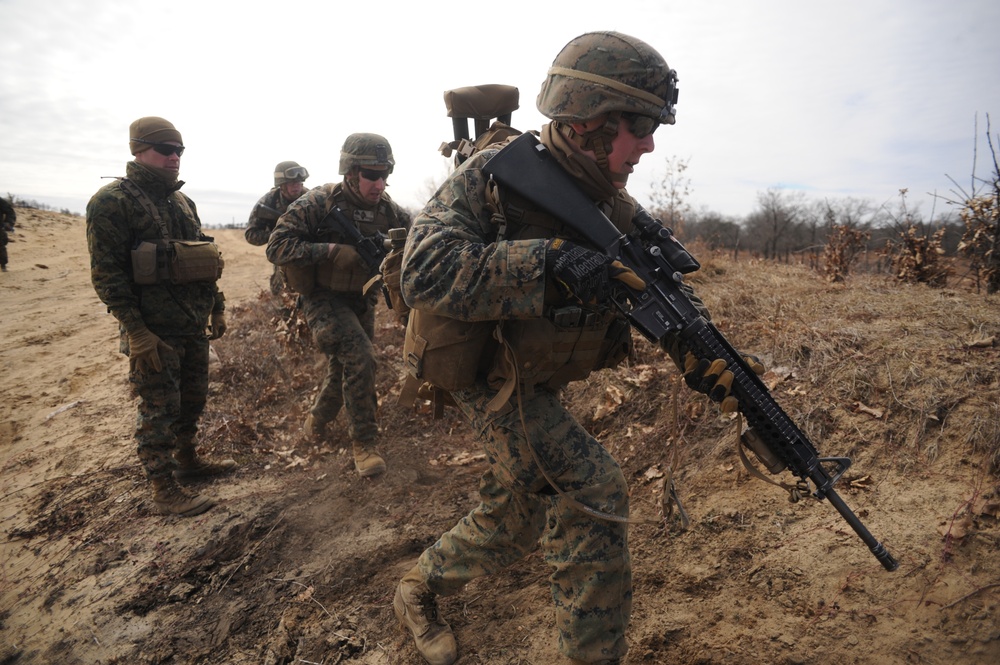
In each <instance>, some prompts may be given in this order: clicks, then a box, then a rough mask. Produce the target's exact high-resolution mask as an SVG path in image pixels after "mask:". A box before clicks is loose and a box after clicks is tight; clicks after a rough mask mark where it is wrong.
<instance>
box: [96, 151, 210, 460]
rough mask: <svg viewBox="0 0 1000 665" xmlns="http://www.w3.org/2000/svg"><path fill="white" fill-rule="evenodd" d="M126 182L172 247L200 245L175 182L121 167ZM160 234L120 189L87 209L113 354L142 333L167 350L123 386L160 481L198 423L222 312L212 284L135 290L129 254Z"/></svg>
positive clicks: (190, 210)
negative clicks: (117, 335)
mask: <svg viewBox="0 0 1000 665" xmlns="http://www.w3.org/2000/svg"><path fill="white" fill-rule="evenodd" d="M125 172H126V177H127V178H128V180H130V181H131V182H133V183H135V184H136V185H137V186H138V187H139V188H140V189H141V190H142V191H143V192H145V193H146V194H147V195H148V196H149V198H150V199H151V201H152V202H153V204H154V205H155V206H156V209H157V211H158V213H159V214H160V216H161V217H162V219H163V220H164V222H165V223H166V224H167V227H168V229H169V232H170V237H171V238H174V239H179V240H205V239H208V238H207V237H206V236H205V235H204V234H203V233H202V230H201V221H200V220H199V218H198V213H197V210H196V208H195V205H194V202H193V201H191V199H189V198H188V197H187V196H185V195H184V194H182V193H181V192H180V191H178V190H179V189H180V187H181V186H182V185H183V184H184V183H183V182H182V181H178V182H177V184H176V185H174V186H173V187H167V186H166V185H165V184H164V183H163V182H162V181H161V180H160V179H159V178H158V177H157V176H156V175H155V174H154V173H152V172H151V171H150V170H149V169H148V168H146V167H145V166H143V165H142V164H139V163H137V162H129V163H128V164H127V165H126V168H125ZM162 237H163V234H162V231H161V229H160V227H159V226H158V225H157V223H156V221H155V220H154V219H153V218H152V216H151V215H150V214H149V213H148V212H147V211H146V210H145V209H144V208H143V206H142V204H141V203H140V202H139V201H138V200H137V199H136V198H135V197H133V196H132V195H131V194H129V193H127V192H126V191H125V190H124V189H123V188H122V184H121V182H120V181H117V180H116V181H115V182H112V183H110V184H107V185H105V186H104V187H102V188H101V189H100V190H98V191H97V193H96V194H94V196H93V197H92V198H91V199H90V202H89V203H88V204H87V245H88V247H89V250H90V266H91V279H92V281H93V284H94V288H95V289H96V291H97V295H98V296H99V297H100V298H101V300H102V301H103V302H104V304H105V305H107V307H108V311H109V312H111V314H112V315H114V317H115V318H116V319H117V320H118V322H119V330H120V332H121V351H122V353H125V354H128V353H129V349H128V341H127V337H126V334H127V333H128V332H131V331H134V330H137V329H139V328H141V327H143V326H145V327H147V328H148V329H149V330H150V331H151V332H153V333H154V334H155V335H157V336H158V337H159V338H160V339H162V340H163V341H164V342H166V344H167V345H168V346H169V350H165V351H161V359H162V362H163V371H162V372H145V371H140V370H139V369H137V368H136V367H131V369H130V372H129V380H130V381H131V382H132V384H133V385H134V386H135V388H136V391H137V392H138V394H139V398H140V400H139V408H138V419H137V424H136V430H135V438H136V441H137V443H138V453H139V459H140V460H141V461H142V464H143V468H144V469H145V472H146V475H147V477H149V478H151V479H153V478H156V477H165V476H167V475H169V474H170V472H171V470H172V469H173V468H174V466H175V462H174V457H173V456H174V452H175V450H176V451H177V452H182V451H187V452H190V453H193V450H194V438H195V434H196V432H197V428H198V418H199V417H200V416H201V414H202V411H203V410H204V408H205V402H206V398H207V395H208V358H209V342H208V338H207V336H206V330H207V328H208V326H209V319H210V317H211V315H212V314H213V312H215V313H218V312H222V311H224V309H225V304H224V300H225V299H224V297H223V294H222V292H221V291H220V290H219V288H218V286H217V284H215V283H214V282H196V283H190V284H171V283H169V282H163V283H157V284H153V285H148V286H139V285H137V284H135V283H134V282H133V279H132V263H131V255H130V252H131V250H132V248H133V247H135V246H136V245H137V244H138V243H139V242H140V241H150V242H155V241H157V240H160V239H162Z"/></svg>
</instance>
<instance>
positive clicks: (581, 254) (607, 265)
mask: <svg viewBox="0 0 1000 665" xmlns="http://www.w3.org/2000/svg"><path fill="white" fill-rule="evenodd" d="M545 272H546V273H548V275H549V276H550V277H551V278H552V280H553V281H554V282H555V284H556V287H557V288H558V289H559V293H560V295H561V296H562V297H563V298H565V299H567V300H573V301H577V302H580V303H584V304H589V303H595V302H600V301H603V300H606V299H607V298H608V295H609V293H610V289H611V287H610V280H612V279H617V280H619V281H621V282H623V283H625V284H628V285H629V286H631V287H633V288H639V289H641V288H645V286H646V283H645V282H644V281H642V279H640V278H639V276H638V275H636V274H635V273H634V272H633V271H632V270H631V269H629V268H627V267H625V266H624V265H622V263H621V262H620V261H613V260H612V259H611V258H610V257H608V256H605V255H604V254H601V253H600V252H595V251H593V250H591V249H587V248H586V247H581V246H580V245H577V244H575V243H572V242H569V241H568V240H563V239H562V238H553V239H552V240H549V241H548V243H547V244H546V246H545Z"/></svg>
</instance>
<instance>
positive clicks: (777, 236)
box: [747, 188, 805, 259]
mask: <svg viewBox="0 0 1000 665" xmlns="http://www.w3.org/2000/svg"><path fill="white" fill-rule="evenodd" d="M803 198H804V197H803V195H802V193H801V192H795V193H791V194H790V193H787V192H784V191H782V190H780V189H774V188H772V189H768V190H767V191H766V192H762V193H758V194H757V206H758V207H757V209H756V210H755V211H753V212H752V213H750V216H749V217H747V230H748V231H750V232H751V235H752V236H755V237H756V238H757V239H758V242H759V243H760V245H761V250H762V251H763V253H764V257H765V258H771V259H776V258H778V257H779V250H787V249H789V248H790V244H789V242H788V238H787V237H786V236H787V234H788V233H789V231H790V230H791V229H793V228H794V227H795V225H796V224H797V223H798V222H799V221H801V219H802V218H803V211H804V210H805V204H804V201H803Z"/></svg>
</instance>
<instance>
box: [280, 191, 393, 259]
mask: <svg viewBox="0 0 1000 665" xmlns="http://www.w3.org/2000/svg"><path fill="white" fill-rule="evenodd" d="M331 199H332V200H331ZM333 204H336V205H338V206H339V207H340V209H341V210H343V212H344V214H345V215H346V216H347V218H348V219H352V220H354V223H355V225H356V226H357V227H358V230H359V231H361V234H362V235H364V236H369V237H370V236H372V235H374V234H375V233H381V234H383V235H385V234H387V233H388V231H389V229H395V228H409V226H410V215H409V213H407V212H406V211H405V210H403V209H402V208H400V207H399V206H398V205H396V203H395V202H394V201H393V200H392V198H391V197H390V196H389V195H388V194H387V193H385V192H383V193H382V197H381V199H380V200H379V202H378V204H376V205H375V206H371V207H362V206H359V205H357V204H356V203H354V202H352V201H351V198H350V197H348V196H347V192H346V191H345V189H344V185H343V183H339V182H338V183H336V184H334V183H327V184H325V185H321V186H319V187H316V188H314V189H310V190H309V191H308V192H306V193H305V194H303V195H302V196H300V197H299V198H298V199H296V200H295V201H293V202H292V203H291V204H290V205H289V206H288V209H287V210H286V211H285V214H283V215H282V216H281V217H280V218H279V219H278V223H277V224H276V225H275V227H274V232H273V233H271V238H270V240H269V241H268V244H267V260H268V261H270V262H271V263H274V264H275V265H279V266H284V265H297V266H306V265H315V264H319V263H322V262H323V261H325V260H326V258H327V255H328V253H329V248H328V245H329V244H330V243H339V242H344V241H345V239H344V238H342V237H341V236H340V234H339V233H337V230H336V228H335V226H334V224H333V222H332V220H329V219H326V213H327V211H328V210H330V208H331V207H332V206H333Z"/></svg>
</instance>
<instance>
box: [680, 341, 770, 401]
mask: <svg viewBox="0 0 1000 665" xmlns="http://www.w3.org/2000/svg"><path fill="white" fill-rule="evenodd" d="M741 355H743V360H745V361H746V363H747V365H749V367H750V369H751V370H752V371H753V373H754V374H756V375H757V376H762V375H763V374H764V365H763V364H762V363H761V362H760V359H758V358H757V357H756V356H752V355H749V354H741ZM684 381H685V383H687V384H688V387H689V388H691V390H694V391H697V392H699V393H704V394H706V395H708V398H709V399H711V400H712V401H713V402H717V403H718V404H719V409H720V410H721V411H722V412H723V413H733V412H735V411H736V409H738V408H739V401H738V400H737V399H736V398H735V397H733V396H732V395H731V394H730V392H731V391H732V389H733V373H732V372H731V371H729V370H728V369H726V361H725V360H722V359H721V358H716V359H715V360H706V359H704V358H698V357H696V356H695V355H694V354H693V353H691V352H690V351H688V352H687V353H686V354H684Z"/></svg>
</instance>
